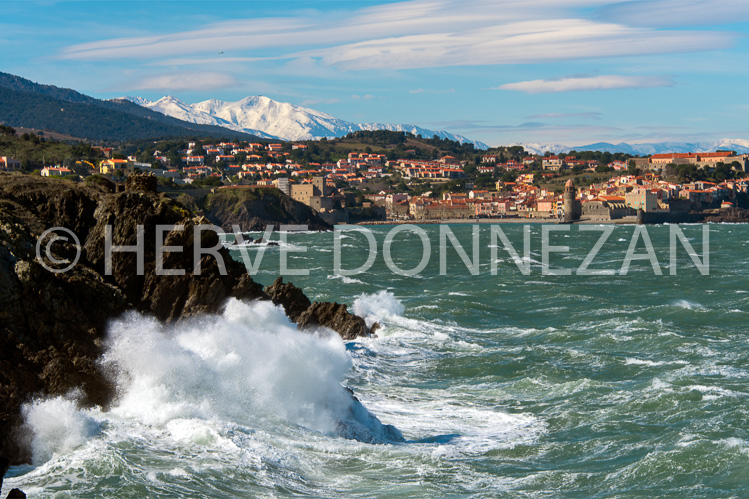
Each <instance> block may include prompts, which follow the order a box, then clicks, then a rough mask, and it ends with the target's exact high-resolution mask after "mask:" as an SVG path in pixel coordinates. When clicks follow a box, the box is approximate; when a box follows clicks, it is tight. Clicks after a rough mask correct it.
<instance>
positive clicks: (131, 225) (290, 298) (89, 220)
mask: <svg viewBox="0 0 749 499" xmlns="http://www.w3.org/2000/svg"><path fill="white" fill-rule="evenodd" d="M107 182H108V181H107V180H101V181H99V182H98V183H94V184H95V185H84V184H74V183H72V182H68V181H65V180H59V179H45V178H41V177H32V176H29V175H22V174H15V173H2V172H0V303H2V307H0V455H3V456H6V457H8V458H9V460H10V461H11V463H12V464H20V463H23V462H28V461H29V460H30V457H31V456H30V452H29V448H28V447H26V446H24V445H20V444H19V442H20V441H21V440H20V439H17V438H14V437H15V436H16V433H15V432H17V431H18V429H19V428H20V424H21V417H20V408H21V405H22V404H23V403H24V402H27V401H28V400H29V399H30V398H31V397H34V396H56V395H64V394H66V393H68V392H69V391H70V390H72V389H74V388H77V389H80V391H81V393H82V395H83V397H82V399H81V403H83V404H88V405H100V406H102V407H106V406H107V404H108V403H109V402H110V401H111V399H112V397H113V395H114V392H115V387H114V386H113V385H112V384H111V382H110V381H109V379H110V378H109V377H108V376H106V374H105V373H103V372H102V371H101V367H100V365H99V363H98V359H99V357H100V356H101V354H102V351H103V339H104V336H105V333H106V325H107V322H108V321H109V319H111V318H114V317H117V316H119V315H121V314H122V313H123V312H125V311H126V310H129V309H136V310H138V311H140V312H143V313H146V314H150V315H153V316H155V317H157V318H159V319H161V320H164V321H178V320H180V319H182V318H184V317H189V316H191V315H196V314H203V313H214V312H220V311H221V307H222V306H223V304H224V303H225V302H226V300H227V298H229V297H236V298H238V299H244V300H254V299H269V298H272V299H273V300H274V302H276V303H280V304H282V305H283V306H284V308H285V309H286V311H287V314H288V315H289V316H290V317H291V318H292V320H295V321H296V322H297V323H298V324H299V325H300V327H314V326H325V327H329V328H331V329H333V330H335V331H337V332H338V333H339V334H340V335H341V336H342V337H343V338H344V339H347V340H349V339H353V338H356V337H358V336H369V335H370V334H371V330H369V329H368V328H367V327H366V324H365V323H364V320H363V319H361V318H359V317H357V316H355V315H353V314H350V313H348V311H347V309H346V306H345V305H339V304H337V303H313V304H311V303H310V300H309V299H308V298H307V297H306V296H305V295H304V293H303V292H302V291H301V290H300V289H298V288H296V287H295V286H293V285H292V284H283V282H282V281H276V282H275V283H274V284H273V285H271V286H269V288H268V292H269V294H272V296H271V297H269V294H266V292H264V291H263V288H262V286H261V285H260V284H258V283H256V282H255V281H253V280H252V278H251V277H250V276H249V275H248V274H247V273H246V269H245V267H244V265H243V264H241V263H239V262H237V261H235V260H233V259H232V258H231V256H230V255H229V252H228V250H227V249H226V248H224V247H223V246H222V245H221V244H219V239H218V236H217V235H216V233H215V232H214V231H212V230H200V226H201V225H206V224H209V221H208V220H207V219H205V218H201V217H194V216H193V214H192V213H190V212H189V211H187V210H186V209H185V208H184V207H183V206H182V205H180V204H178V203H177V202H175V201H173V200H170V199H169V198H167V197H164V196H161V195H159V194H157V193H155V192H153V191H151V190H149V189H150V187H149V186H148V185H146V186H145V187H148V188H145V187H144V185H143V183H141V182H138V181H134V183H133V182H131V183H129V184H127V185H126V186H125V188H123V189H120V187H122V186H120V185H118V186H117V189H115V190H114V192H113V191H112V190H111V189H110V187H111V186H110V185H108V184H107ZM145 182H146V183H147V182H149V181H145ZM89 184H91V182H89ZM133 189H135V190H133ZM139 225H142V226H143V236H142V243H141V244H142V246H143V254H144V265H143V272H142V273H139V272H137V257H136V254H135V253H115V254H114V255H113V259H112V265H111V272H109V273H107V272H106V260H105V240H106V237H105V235H106V227H107V226H111V228H112V244H113V245H114V246H135V245H137V244H138V235H137V234H138V229H137V227H138V226H139ZM158 225H170V226H179V227H181V230H180V229H177V228H176V227H175V228H171V229H169V230H166V233H165V234H164V247H168V246H179V247H181V251H169V252H167V253H166V254H165V255H164V258H163V269H177V270H180V269H181V270H184V275H159V274H158V273H157V271H156V253H157V252H156V237H157V231H156V227H157V226H158ZM51 227H63V228H65V229H68V230H70V231H71V232H72V233H73V234H74V235H75V237H76V238H77V239H78V241H79V242H80V245H77V244H74V242H73V241H72V238H71V240H68V241H66V242H61V241H58V242H56V243H55V244H54V245H52V246H51V249H52V252H53V254H54V256H55V258H57V259H68V260H72V259H74V258H75V257H76V255H78V254H79V255H80V258H79V261H78V264H77V265H76V266H75V267H73V268H72V269H71V270H69V271H67V272H64V273H53V272H50V271H49V270H46V269H45V268H44V267H43V266H42V262H40V261H39V260H38V259H37V258H36V245H37V238H38V237H39V236H40V235H41V234H42V233H43V232H44V231H45V230H46V229H48V228H51ZM196 235H197V237H196ZM196 245H199V247H200V248H215V250H214V251H215V252H216V253H217V254H218V258H216V257H215V256H213V255H211V254H203V255H202V256H201V255H200V254H199V255H198V258H196V257H195V255H194V249H195V248H196ZM219 261H220V262H222V263H223V265H224V266H223V267H222V266H221V265H220V264H219ZM47 263H49V262H47ZM196 264H199V268H200V273H198V272H197V271H196V269H197V267H196Z"/></svg>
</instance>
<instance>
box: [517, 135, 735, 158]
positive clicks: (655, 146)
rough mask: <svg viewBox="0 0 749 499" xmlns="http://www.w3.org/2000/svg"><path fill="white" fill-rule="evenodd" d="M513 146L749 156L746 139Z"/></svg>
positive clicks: (535, 150) (640, 153)
mask: <svg viewBox="0 0 749 499" xmlns="http://www.w3.org/2000/svg"><path fill="white" fill-rule="evenodd" d="M510 145H511V146H522V147H523V148H524V149H525V150H526V151H528V152H530V153H533V154H543V153H545V152H546V151H550V152H552V153H554V154H557V153H560V152H563V153H567V152H570V151H608V152H611V153H617V152H620V153H625V154H632V155H635V156H649V155H651V154H661V153H669V152H676V153H686V152H714V151H718V150H724V151H736V152H737V153H738V154H749V140H746V139H721V140H717V141H713V142H652V143H642V144H627V143H626V142H622V143H619V144H610V143H608V142H598V143H596V144H589V145H586V146H577V147H570V146H565V145H561V144H536V143H520V144H510Z"/></svg>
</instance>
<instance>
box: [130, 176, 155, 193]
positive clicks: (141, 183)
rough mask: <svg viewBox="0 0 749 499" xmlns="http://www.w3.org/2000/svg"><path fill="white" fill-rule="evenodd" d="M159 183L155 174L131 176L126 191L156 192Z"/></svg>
mask: <svg viewBox="0 0 749 499" xmlns="http://www.w3.org/2000/svg"><path fill="white" fill-rule="evenodd" d="M158 185H159V181H158V179H157V178H156V175H154V174H153V173H140V174H135V175H130V176H129V177H127V179H126V180H125V189H126V190H130V191H141V192H156V188H157V187H158Z"/></svg>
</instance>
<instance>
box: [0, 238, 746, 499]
mask: <svg viewBox="0 0 749 499" xmlns="http://www.w3.org/2000/svg"><path fill="white" fill-rule="evenodd" d="M707 227H708V228H709V238H710V239H709V241H710V249H709V275H703V274H702V273H701V272H700V271H699V269H698V268H697V266H696V265H695V263H694V262H693V260H692V259H691V258H690V257H689V256H688V255H687V252H686V251H685V250H684V248H683V246H682V245H681V244H680V243H679V244H678V246H677V251H676V260H675V261H673V262H672V261H671V255H670V249H669V241H670V232H671V231H672V229H673V227H670V226H667V225H666V226H648V227H647V234H648V235H649V239H650V240H651V241H652V245H653V254H654V255H655V257H656V258H657V260H658V268H659V269H660V270H661V271H662V274H663V275H656V273H655V272H654V269H653V266H652V264H651V261H650V260H634V261H632V262H631V265H630V266H629V270H628V272H627V273H626V275H624V274H621V273H619V271H620V270H621V267H622V264H623V262H624V260H625V256H626V254H627V251H628V248H629V247H630V243H631V241H632V238H633V234H634V231H635V228H634V227H632V226H628V227H626V226H622V227H615V228H613V232H612V234H611V236H610V237H609V238H608V240H607V242H606V243H605V244H604V245H603V246H602V247H601V249H600V251H599V252H598V254H597V256H596V257H595V258H594V259H593V261H592V263H590V266H589V269H590V270H593V272H592V273H593V274H594V275H576V274H575V269H577V268H578V267H579V266H580V264H581V263H582V261H583V260H584V259H585V257H586V255H587V254H588V253H589V251H590V250H591V249H592V248H593V247H594V246H595V244H596V241H597V240H598V239H599V237H600V235H601V233H600V232H599V231H585V232H584V231H581V230H580V228H579V227H578V226H573V227H571V228H570V229H569V232H554V233H552V234H551V235H550V240H551V244H552V245H554V246H569V252H566V253H565V252H556V253H552V254H551V256H550V265H551V267H553V268H557V269H571V270H572V275H544V274H543V273H542V269H541V262H542V261H543V257H542V251H541V243H542V235H541V230H542V229H541V226H538V225H536V226H533V227H532V228H531V233H530V237H529V241H530V253H529V254H528V255H527V258H525V257H524V252H523V243H524V233H523V230H524V229H523V227H522V226H521V225H513V224H509V225H502V226H501V229H502V230H503V232H504V234H506V237H507V239H508V240H509V242H511V243H512V245H513V246H514V248H515V249H516V250H517V253H518V259H517V260H514V259H513V258H512V257H511V256H510V254H509V253H508V252H507V251H506V250H505V248H504V246H503V243H502V242H501V241H500V242H498V241H492V239H491V237H490V227H489V226H488V225H482V226H481V229H480V233H479V234H478V250H479V254H478V274H479V275H472V274H471V272H470V271H469V270H468V269H467V268H466V264H465V263H464V262H463V259H462V258H461V257H460V256H459V254H458V253H457V252H456V251H455V250H454V249H452V247H450V249H448V250H447V252H446V255H445V268H444V269H441V268H440V258H439V241H440V236H439V227H438V226H424V227H423V230H424V231H425V232H426V234H427V236H428V240H429V241H430V242H431V258H430V260H429V262H428V264H427V265H426V267H425V268H424V269H423V270H422V271H421V272H420V273H419V274H418V275H415V276H404V275H398V274H395V273H394V272H393V271H392V270H391V269H389V268H388V266H387V265H386V262H385V259H384V257H383V253H384V251H383V242H384V240H385V237H386V235H387V233H388V231H389V230H391V229H392V227H387V226H380V227H376V228H371V230H372V232H373V233H374V235H375V240H376V242H377V246H378V254H377V256H376V258H375V260H374V262H373V265H372V267H371V268H370V269H369V270H368V271H367V272H365V273H361V274H359V275H353V276H336V275H335V273H334V271H333V264H334V257H333V255H334V252H333V239H334V238H333V234H332V233H317V234H313V233H305V234H289V235H288V242H287V243H282V245H281V247H280V248H279V247H268V248H266V250H265V252H264V254H263V256H262V258H263V260H262V262H261V263H260V265H259V270H258V272H257V275H256V276H255V278H256V279H257V280H258V281H260V282H262V283H263V284H270V283H271V282H272V281H273V280H274V279H275V277H276V276H277V275H278V272H279V265H280V256H281V250H282V249H284V248H285V249H287V250H303V249H304V248H306V252H294V253H289V254H288V267H290V268H292V269H305V268H306V269H309V271H310V272H309V275H308V276H289V277H286V280H290V281H292V282H294V284H296V285H298V286H300V287H302V288H303V289H304V290H305V292H306V293H307V295H308V296H310V297H311V298H313V299H315V300H318V301H338V302H343V303H346V304H348V305H349V308H350V309H353V311H355V312H356V313H358V314H359V315H362V316H363V317H366V318H367V320H368V321H369V322H370V323H371V322H372V321H378V322H379V323H380V324H381V325H382V328H381V329H380V330H379V331H378V333H377V334H378V337H377V338H367V339H362V340H359V341H352V342H346V343H344V342H342V341H341V340H340V339H339V337H338V336H337V335H329V334H325V333H324V332H320V333H318V334H316V335H311V334H308V333H300V332H298V331H297V330H296V328H295V326H294V325H293V324H291V323H290V322H289V321H288V319H287V318H286V317H285V316H284V314H283V312H282V310H281V309H279V308H277V307H274V306H272V305H269V304H267V303H254V304H244V303H240V302H236V301H232V302H230V303H229V304H228V305H227V308H226V311H225V312H224V313H223V314H222V315H216V316H209V317H203V318H201V319H199V320H195V321H190V322H186V323H184V324H181V325H171V326H165V325H163V324H159V323H157V322H155V321H154V320H152V319H149V318H147V317H142V316H139V315H136V314H131V315H127V316H125V317H122V318H120V319H118V320H115V321H112V323H111V326H110V333H109V340H108V347H107V353H106V357H105V359H104V360H103V362H105V363H106V365H107V366H108V367H109V368H110V369H111V370H112V372H113V373H115V374H114V375H115V376H116V378H117V381H118V383H119V385H120V386H121V387H122V390H121V391H122V393H121V396H120V398H119V399H118V400H117V401H116V402H115V404H114V405H113V406H112V407H111V408H108V409H107V410H106V411H104V410H100V409H79V408H78V407H77V406H76V403H75V394H71V395H70V396H69V397H61V398H56V399H47V400H38V401H35V402H34V403H32V404H29V405H27V406H26V408H25V411H26V420H27V422H28V430H29V436H30V438H32V439H33V440H32V442H33V450H34V464H33V465H31V466H23V467H14V468H11V470H10V472H9V474H8V477H6V481H5V484H4V486H3V491H2V496H3V497H4V496H5V494H7V492H8V490H10V488H11V487H19V488H21V489H23V490H24V491H25V492H26V493H28V494H29V495H30V496H32V497H45V496H51V497H258V496H261V497H269V496H270V497H274V496H278V497H281V496H290V495H311V496H316V497H373V496H387V497H439V496H450V497H468V496H470V497H612V496H614V497H653V496H665V497H686V496H689V497H730V496H733V497H747V496H749V425H748V424H747V420H748V417H747V416H748V415H747V412H749V405H748V404H747V402H748V401H749V345H747V339H746V334H747V324H748V323H749V321H748V319H749V226H745V225H709V226H707ZM450 228H451V229H452V231H453V232H454V234H455V237H456V239H457V240H458V241H460V243H461V244H462V245H463V247H464V248H466V250H467V256H468V257H472V256H473V253H472V251H471V249H470V248H471V244H472V228H471V226H470V225H455V226H451V227H450ZM680 230H682V231H683V233H684V234H685V236H686V238H687V239H688V240H689V242H690V243H691V244H692V245H693V246H694V248H695V250H696V252H697V253H698V254H699V256H700V258H702V257H703V256H704V255H703V253H704V252H703V249H704V248H703V226H701V225H684V226H680ZM253 236H254V237H257V235H256V234H253ZM275 237H278V236H275ZM341 243H342V245H341V249H342V251H343V256H342V262H343V268H347V269H352V268H355V267H358V266H359V265H361V264H363V263H364V262H365V260H366V257H367V252H366V248H367V239H366V238H365V237H364V236H363V235H362V234H357V233H354V232H345V233H344V235H343V237H342V239H341ZM635 250H636V253H637V254H640V255H642V254H645V245H644V244H643V240H642V238H640V239H639V242H637V245H636V248H635ZM232 253H233V254H234V255H236V257H237V258H242V256H241V255H240V253H239V252H238V251H236V250H233V251H232ZM492 253H494V255H493V254H492ZM247 254H248V255H249V256H250V257H251V258H252V259H253V261H254V260H255V259H256V258H257V257H258V256H259V254H260V250H259V249H258V247H257V246H253V247H250V248H249V249H247ZM391 254H392V259H393V262H394V263H395V264H396V265H398V266H399V267H400V268H403V269H409V268H413V267H416V266H417V265H418V264H419V262H420V261H421V259H422V241H421V240H420V239H419V238H418V237H416V236H415V235H414V234H410V233H407V232H406V233H401V234H399V235H396V236H394V240H393V243H392V246H391ZM517 264H520V265H521V266H522V265H524V264H528V265H529V268H528V269H529V272H526V273H527V274H528V275H526V274H524V273H523V272H521V270H520V269H519V268H518V265H517ZM493 265H494V266H496V275H492V272H491V268H492V266H493ZM604 269H615V270H616V271H617V274H616V275H604V273H605V272H602V270H604ZM443 270H444V271H443ZM673 270H675V271H676V275H672V271H673ZM443 274H444V275H443ZM344 386H345V387H348V388H350V389H351V390H353V392H354V394H355V395H356V397H357V398H358V400H359V401H361V405H359V404H357V403H356V402H355V401H354V400H353V399H352V398H351V397H350V395H349V392H348V391H347V390H346V389H345V388H344ZM383 425H392V426H394V427H395V428H397V430H398V431H399V432H400V434H402V437H403V438H402V440H401V439H399V438H397V437H398V431H386V430H387V428H386V427H385V426H383Z"/></svg>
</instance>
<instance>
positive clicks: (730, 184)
mask: <svg viewBox="0 0 749 499" xmlns="http://www.w3.org/2000/svg"><path fill="white" fill-rule="evenodd" d="M531 179H532V175H529V174H525V175H520V176H519V177H518V180H517V181H516V182H501V181H499V182H497V183H496V190H477V189H474V190H471V191H469V192H458V193H456V192H446V193H444V194H443V195H442V199H433V198H431V197H429V196H408V195H407V194H392V193H390V194H388V193H385V192H381V193H379V194H376V195H372V196H369V198H370V201H372V202H373V203H374V204H376V205H380V206H384V207H385V208H386V212H387V217H388V219H390V220H440V219H466V218H483V217H488V218H503V217H521V218H563V217H564V200H563V196H562V195H558V194H555V193H553V192H551V191H549V190H547V189H543V188H541V187H538V186H536V185H533V184H532V183H531ZM747 192H749V178H744V179H741V180H729V181H725V182H721V183H713V182H706V181H699V182H692V183H688V184H674V183H670V182H665V181H664V180H662V179H661V178H660V177H659V176H658V175H655V174H654V173H647V174H645V175H639V176H633V175H622V176H617V177H614V178H612V179H610V180H608V181H606V182H603V183H600V184H593V185H590V186H589V187H587V188H582V189H579V190H578V191H577V200H576V201H577V203H578V205H579V207H580V210H581V218H582V219H588V220H613V219H618V218H624V217H627V216H634V215H636V213H637V211H638V210H642V211H644V212H646V213H655V212H675V211H689V210H692V209H698V210H699V209H703V208H707V207H718V206H719V207H720V208H732V207H733V204H734V200H735V198H736V195H737V194H738V193H747Z"/></svg>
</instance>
